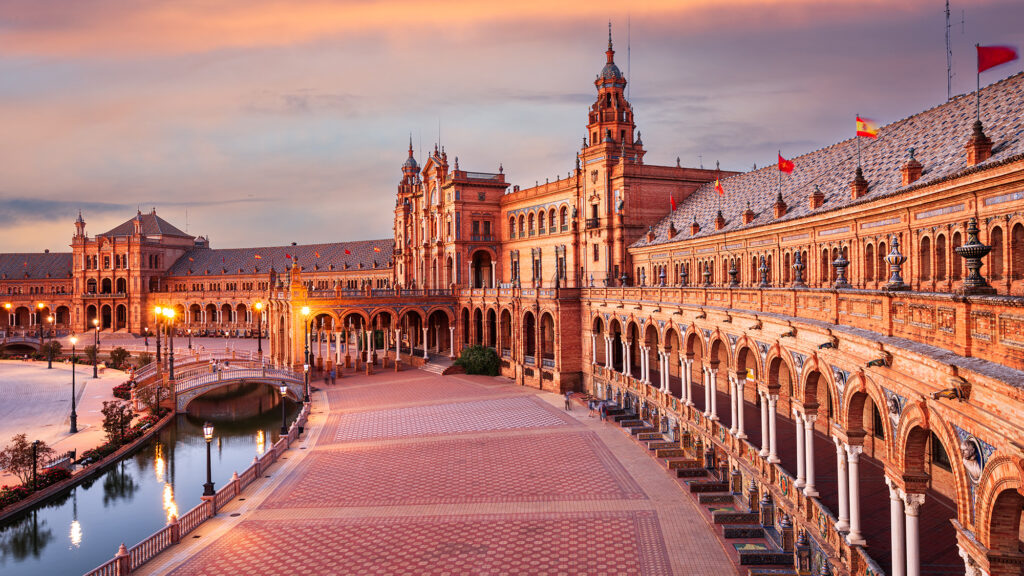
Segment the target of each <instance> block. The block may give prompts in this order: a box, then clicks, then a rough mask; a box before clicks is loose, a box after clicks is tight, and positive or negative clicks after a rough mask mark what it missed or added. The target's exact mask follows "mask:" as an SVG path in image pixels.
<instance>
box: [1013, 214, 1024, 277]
mask: <svg viewBox="0 0 1024 576" xmlns="http://www.w3.org/2000/svg"><path fill="white" fill-rule="evenodd" d="M1010 278H1012V279H1013V280H1020V279H1021V278H1024V224H1020V223H1019V222H1018V223H1017V224H1014V225H1013V230H1012V231H1011V232H1010Z"/></svg>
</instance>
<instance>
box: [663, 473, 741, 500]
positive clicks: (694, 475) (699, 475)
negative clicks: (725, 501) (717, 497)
mask: <svg viewBox="0 0 1024 576" xmlns="http://www.w3.org/2000/svg"><path fill="white" fill-rule="evenodd" d="M707 475H708V471H707V469H706V468H676V478H704V477H706V476H707ZM716 484H717V482H716ZM716 492H717V490H716ZM731 495H732V494H730V496H731Z"/></svg>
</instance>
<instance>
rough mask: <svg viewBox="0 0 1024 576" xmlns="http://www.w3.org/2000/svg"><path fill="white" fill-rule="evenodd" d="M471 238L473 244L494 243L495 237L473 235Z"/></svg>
mask: <svg viewBox="0 0 1024 576" xmlns="http://www.w3.org/2000/svg"><path fill="white" fill-rule="evenodd" d="M470 238H472V240H473V242H494V236H493V235H491V234H473V235H472V236H470Z"/></svg>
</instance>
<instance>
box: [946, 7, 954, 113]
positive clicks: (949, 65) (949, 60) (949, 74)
mask: <svg viewBox="0 0 1024 576" xmlns="http://www.w3.org/2000/svg"><path fill="white" fill-rule="evenodd" d="M952 97H953V50H952V49H951V48H950V46H949V0H946V101H947V102H948V101H949V100H950V99H951V98H952Z"/></svg>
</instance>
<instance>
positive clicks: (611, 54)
mask: <svg viewBox="0 0 1024 576" xmlns="http://www.w3.org/2000/svg"><path fill="white" fill-rule="evenodd" d="M605 55H606V56H608V63H609V64H611V63H613V62H615V49H614V48H612V21H611V20H609V21H608V51H607V52H605Z"/></svg>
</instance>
